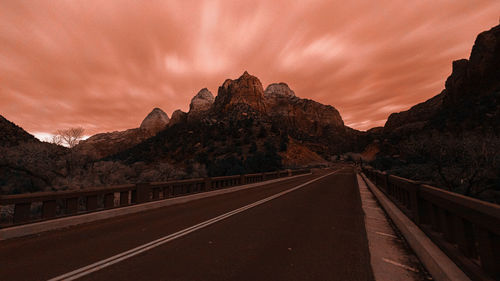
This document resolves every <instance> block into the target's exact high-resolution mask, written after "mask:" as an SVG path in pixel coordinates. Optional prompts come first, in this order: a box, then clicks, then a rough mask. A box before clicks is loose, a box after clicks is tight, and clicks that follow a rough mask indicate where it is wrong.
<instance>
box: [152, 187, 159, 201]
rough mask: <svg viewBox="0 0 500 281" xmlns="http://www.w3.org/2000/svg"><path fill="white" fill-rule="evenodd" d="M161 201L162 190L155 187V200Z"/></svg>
mask: <svg viewBox="0 0 500 281" xmlns="http://www.w3.org/2000/svg"><path fill="white" fill-rule="evenodd" d="M158 199H160V189H159V188H157V187H155V188H153V200H158Z"/></svg>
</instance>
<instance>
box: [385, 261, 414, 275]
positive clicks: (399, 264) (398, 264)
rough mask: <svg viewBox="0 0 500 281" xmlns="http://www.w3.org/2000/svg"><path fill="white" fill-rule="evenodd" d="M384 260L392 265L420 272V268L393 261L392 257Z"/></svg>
mask: <svg viewBox="0 0 500 281" xmlns="http://www.w3.org/2000/svg"><path fill="white" fill-rule="evenodd" d="M382 260H383V261H385V262H386V263H390V264H392V265H395V266H399V267H401V268H404V269H406V270H409V271H413V272H419V271H418V269H416V268H413V267H411V266H407V265H405V264H402V263H399V262H396V261H393V260H390V259H386V258H382Z"/></svg>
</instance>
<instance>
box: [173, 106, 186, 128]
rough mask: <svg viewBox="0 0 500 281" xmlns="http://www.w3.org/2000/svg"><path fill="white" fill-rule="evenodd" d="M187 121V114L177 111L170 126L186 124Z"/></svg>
mask: <svg viewBox="0 0 500 281" xmlns="http://www.w3.org/2000/svg"><path fill="white" fill-rule="evenodd" d="M186 120H187V113H186V112H184V111H182V110H180V109H177V110H176V111H174V112H173V113H172V118H171V119H170V123H169V125H174V124H179V123H184V122H186Z"/></svg>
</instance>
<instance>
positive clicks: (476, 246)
mask: <svg viewBox="0 0 500 281" xmlns="http://www.w3.org/2000/svg"><path fill="white" fill-rule="evenodd" d="M363 172H364V173H365V175H366V176H367V177H368V178H369V179H370V180H372V181H373V182H374V183H375V185H377V186H378V187H379V189H380V190H382V192H384V193H385V194H386V195H387V196H388V197H389V198H390V199H391V200H392V201H393V202H394V203H395V204H396V205H397V206H398V207H399V208H400V209H401V210H402V211H403V212H404V213H405V214H406V215H407V216H408V217H409V218H410V219H411V220H412V221H413V222H415V224H416V225H418V226H419V227H420V228H421V229H422V230H423V231H424V232H425V233H426V234H427V235H428V236H429V237H430V238H431V240H432V241H433V242H435V243H436V244H437V245H438V246H439V247H440V248H441V249H442V250H443V251H444V252H445V253H446V254H447V255H448V256H449V257H450V258H451V259H452V260H453V261H454V262H455V263H456V264H457V265H459V266H460V267H461V268H462V269H463V270H464V271H465V272H466V273H467V274H468V275H469V276H470V277H471V279H473V280H500V206H499V205H496V204H492V203H489V202H484V201H481V200H477V199H474V198H471V197H467V196H463V195H461V194H457V193H453V192H449V191H446V190H443V189H440V188H436V187H433V186H429V185H425V184H419V183H418V182H415V181H412V180H408V179H404V178H401V177H397V176H394V175H389V174H386V173H385V172H381V171H378V170H375V169H373V168H370V167H365V168H363Z"/></svg>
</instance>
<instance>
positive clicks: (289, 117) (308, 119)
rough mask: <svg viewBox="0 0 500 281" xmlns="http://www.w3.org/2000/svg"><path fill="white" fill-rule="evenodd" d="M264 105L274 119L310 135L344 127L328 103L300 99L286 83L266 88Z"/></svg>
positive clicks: (337, 113)
mask: <svg viewBox="0 0 500 281" xmlns="http://www.w3.org/2000/svg"><path fill="white" fill-rule="evenodd" d="M265 96H266V99H265V101H266V106H267V108H268V109H269V114H270V115H271V116H272V118H274V119H280V120H283V121H284V122H286V123H287V124H289V125H290V126H293V127H296V128H298V129H300V130H302V131H305V132H307V133H308V134H311V135H321V134H323V133H324V130H325V129H337V130H338V129H340V130H342V129H343V128H344V122H343V121H342V118H341V117H340V113H339V112H338V111H337V110H336V109H335V108H334V107H333V106H330V105H324V104H321V103H319V102H316V101H313V100H309V99H301V98H298V97H296V96H295V93H294V91H292V90H291V89H290V88H289V87H288V85H287V84H285V83H279V84H271V85H269V86H268V87H267V88H266V92H265Z"/></svg>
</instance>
